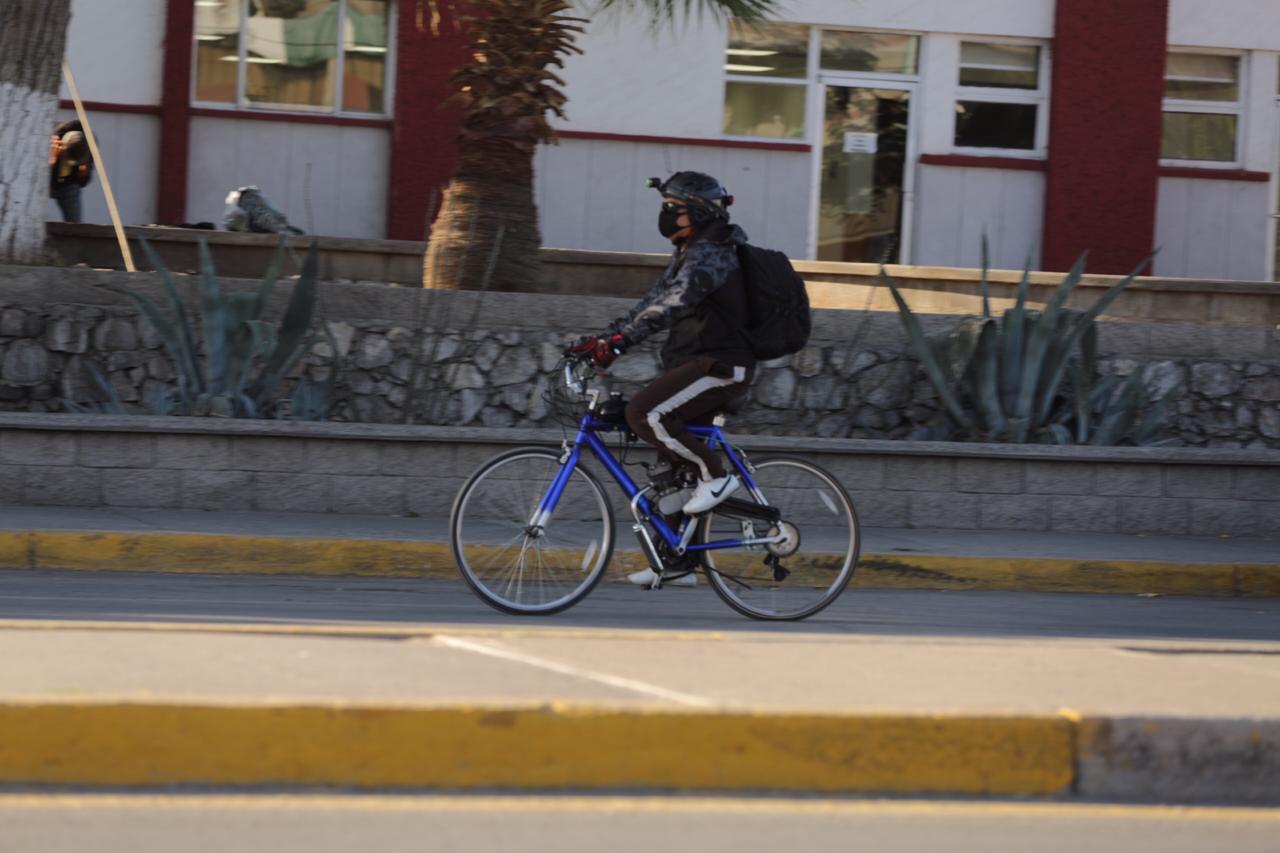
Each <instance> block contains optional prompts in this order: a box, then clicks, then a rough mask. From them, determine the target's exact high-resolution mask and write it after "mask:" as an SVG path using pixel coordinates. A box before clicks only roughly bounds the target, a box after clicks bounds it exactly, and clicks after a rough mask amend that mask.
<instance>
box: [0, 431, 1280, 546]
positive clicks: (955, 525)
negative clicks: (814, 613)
mask: <svg viewBox="0 0 1280 853" xmlns="http://www.w3.org/2000/svg"><path fill="white" fill-rule="evenodd" d="M562 438H563V433H561V432H560V431H559V430H543V429H474V428H469V427H429V426H398V425H378V424H338V423H322V424H303V423H292V422H285V421H251V420H243V421H237V420H224V419H213V418H209V419H200V418H179V417H173V418H150V417H140V416H139V417H131V416H107V415H65V414H54V415H49V414H22V413H17V414H4V415H0V468H3V469H4V473H5V475H6V476H5V477H4V478H3V479H0V503H6V504H12V505H17V506H64V507H102V506H106V507H129V508H149V509H186V510H254V511H272V512H332V513H344V514H368V515H415V514H416V515H418V516H423V517H444V516H447V515H448V513H449V511H450V508H451V507H452V505H453V499H454V496H455V495H456V494H457V492H458V489H459V488H460V487H461V485H462V483H463V482H464V481H465V480H466V478H467V477H469V476H470V475H471V474H472V473H473V472H474V471H475V470H477V469H478V468H479V467H480V466H481V465H483V464H484V463H486V462H487V461H489V460H490V459H492V458H493V457H494V456H496V455H498V454H499V453H501V452H503V451H505V450H507V449H509V448H510V447H512V446H516V445H526V446H527V445H534V446H541V447H557V446H559V444H560V442H561V440H562ZM735 441H736V443H737V444H738V445H739V446H740V447H741V448H743V449H744V450H746V451H747V452H748V453H750V454H751V456H752V458H755V459H760V458H761V457H762V456H763V455H765V454H786V455H791V454H795V455H801V456H803V457H805V458H806V459H809V460H811V461H812V462H814V463H816V464H818V465H820V466H822V467H823V468H826V469H827V470H829V471H830V472H831V473H832V474H833V475H834V476H835V477H836V478H838V479H839V480H840V481H841V482H842V483H843V484H844V485H845V487H846V489H848V491H849V492H850V495H851V496H852V498H853V500H854V503H855V505H856V506H857V507H858V512H859V517H860V519H861V522H862V524H864V525H865V526H867V527H883V528H917V529H928V528H939V529H949V530H1023V531H1057V532H1064V533H1089V532H1094V533H1122V534H1152V535H1156V534H1158V535H1170V536H1183V535H1195V536H1257V537H1265V536H1270V535H1273V534H1277V533H1280V451H1275V450H1231V449H1202V448H1093V447H1050V446H1045V445H1027V446H1010V445H994V444H987V445H983V444H963V443H951V442H919V443H917V442H900V441H871V440H861V439H819V438H796V437H780V436H739V437H736V438H735ZM646 452H647V451H645V450H644V449H637V450H636V451H634V453H635V456H634V457H633V461H634V460H635V459H639V458H644V453H646ZM584 464H585V465H586V466H587V468H589V469H593V470H597V471H599V465H598V464H597V463H595V462H594V460H586V461H585V462H584ZM609 492H610V494H611V496H612V497H613V499H614V503H615V511H616V512H617V513H618V514H619V517H620V518H621V517H625V513H626V506H625V502H624V501H622V499H621V497H622V493H621V490H618V489H610V490H609Z"/></svg>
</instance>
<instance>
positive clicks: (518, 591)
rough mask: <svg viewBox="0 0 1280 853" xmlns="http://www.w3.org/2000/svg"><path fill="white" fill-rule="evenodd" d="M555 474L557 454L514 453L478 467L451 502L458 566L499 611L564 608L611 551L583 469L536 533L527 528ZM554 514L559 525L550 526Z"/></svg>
mask: <svg viewBox="0 0 1280 853" xmlns="http://www.w3.org/2000/svg"><path fill="white" fill-rule="evenodd" d="M559 471H560V461H559V454H555V453H552V452H550V451H543V450H537V451H532V450H531V451H516V452H513V453H511V454H507V455H506V456H503V457H499V458H498V459H496V460H495V461H494V462H493V463H490V465H489V466H486V467H485V468H483V469H481V471H480V472H479V473H477V474H476V475H475V476H473V477H472V479H471V480H470V481H469V482H468V483H467V485H466V486H465V487H464V492H463V494H462V496H461V497H460V498H459V500H458V503H457V506H456V508H455V512H454V517H453V519H452V520H451V526H452V530H453V535H454V537H455V549H454V553H455V555H456V556H457V558H458V566H459V569H460V570H461V571H462V573H463V576H464V577H465V578H466V579H467V580H468V581H469V582H470V583H471V585H472V587H473V588H474V589H475V590H476V591H477V592H478V593H480V595H481V598H483V599H484V600H485V601H487V602H488V603H490V604H492V605H494V606H495V607H498V608H499V609H503V610H507V611H508V612H517V613H550V612H554V611H556V610H559V609H563V608H564V607H566V606H568V605H569V604H572V603H573V602H574V601H577V600H578V599H580V598H581V597H582V596H583V595H585V594H586V593H587V591H589V590H590V588H591V587H592V586H594V585H595V583H596V582H597V581H598V580H599V579H600V577H601V575H602V574H603V572H604V569H605V566H606V564H607V561H608V558H609V556H610V554H611V552H612V542H613V539H612V527H613V522H612V512H611V510H610V508H609V504H608V501H607V499H606V498H605V496H604V493H603V491H602V490H601V489H600V487H599V485H598V484H597V483H596V482H595V480H594V479H593V478H591V477H589V476H588V475H587V474H586V473H585V472H583V471H582V470H580V469H579V470H575V471H574V472H573V473H572V474H571V475H570V476H569V478H568V480H567V481H566V483H565V484H564V488H563V490H562V493H561V495H560V496H559V500H558V504H557V507H556V509H555V511H553V513H552V514H551V515H549V516H548V517H546V518H544V519H542V520H541V522H540V527H539V529H537V530H533V529H531V528H530V527H529V525H530V523H531V522H532V521H533V520H535V519H536V518H537V515H538V511H539V507H540V506H541V505H542V502H543V500H544V499H545V497H546V495H547V493H548V491H549V490H550V488H551V484H552V483H553V482H555V480H556V477H557V474H558V472H559ZM555 517H560V518H561V519H562V521H561V522H560V523H556V524H554V525H553V524H551V520H552V518H555ZM548 528H550V530H548ZM486 541H487V542H493V543H498V544H494V545H486V544H485V542H486Z"/></svg>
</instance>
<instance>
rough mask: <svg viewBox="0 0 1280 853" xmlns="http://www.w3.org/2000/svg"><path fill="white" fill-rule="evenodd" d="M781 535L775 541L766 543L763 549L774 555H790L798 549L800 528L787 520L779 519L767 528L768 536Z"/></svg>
mask: <svg viewBox="0 0 1280 853" xmlns="http://www.w3.org/2000/svg"><path fill="white" fill-rule="evenodd" d="M775 536H781V537H782V538H781V539H779V540H778V541H777V542H770V543H768V544H766V545H765V546H764V547H765V550H766V551H768V552H769V553H770V554H772V555H773V556H775V557H790V556H791V555H792V554H794V553H795V552H796V551H798V550H800V529H799V528H798V527H796V526H795V525H794V524H792V523H791V522H789V521H779V522H777V523H776V524H774V525H772V526H771V527H770V528H769V533H768V538H770V539H772V538H774V537H775Z"/></svg>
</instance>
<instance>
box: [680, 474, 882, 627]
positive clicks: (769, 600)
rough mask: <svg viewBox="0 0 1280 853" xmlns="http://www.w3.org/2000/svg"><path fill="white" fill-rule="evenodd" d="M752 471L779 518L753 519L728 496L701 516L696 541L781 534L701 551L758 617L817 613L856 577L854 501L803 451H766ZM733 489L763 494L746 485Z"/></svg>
mask: <svg viewBox="0 0 1280 853" xmlns="http://www.w3.org/2000/svg"><path fill="white" fill-rule="evenodd" d="M752 478H753V479H754V480H755V481H756V485H757V486H758V487H759V490H760V493H761V494H762V495H763V496H764V499H765V501H766V502H767V503H768V505H769V506H771V507H773V508H774V509H776V510H778V512H779V514H780V520H779V521H778V522H776V523H775V522H768V521H760V520H753V519H750V518H746V517H744V516H743V515H742V514H737V515H735V514H734V512H733V508H732V503H729V504H722V505H721V508H720V509H718V510H712V511H711V512H710V513H709V514H708V515H706V516H705V517H703V519H702V521H701V522H700V526H699V529H698V536H697V538H698V541H699V542H700V543H702V544H706V543H708V542H716V541H725V540H750V539H767V538H775V539H776V540H777V541H774V542H770V543H768V544H761V545H746V546H739V547H734V548H727V549H715V550H708V551H703V552H702V555H703V561H704V564H705V566H706V569H707V579H708V580H709V581H710V582H711V588H712V589H714V590H715V591H716V593H717V594H718V595H719V596H720V597H721V598H722V599H724V601H725V603H726V604H728V605H729V606H730V607H732V608H733V609H734V610H736V611H738V612H739V613H741V614H743V615H744V616H749V617H751V618H752V619H766V620H780V621H781V620H795V619H804V618H806V617H808V616H812V615H813V614H815V613H817V612H818V611H819V610H822V609H823V608H824V607H827V606H828V605H829V604H831V602H833V601H835V600H836V599H837V598H839V596H840V593H841V592H843V591H844V588H845V587H846V586H847V585H848V584H849V581H850V579H852V577H853V570H854V568H855V566H856V565H857V562H858V549H859V547H860V541H859V530H858V514H857V511H856V510H855V509H854V507H853V501H851V500H850V499H849V495H848V493H847V492H845V490H844V487H843V486H841V485H840V482H839V481H838V480H836V478H835V477H833V476H832V475H831V474H829V473H827V472H826V471H824V470H823V469H821V468H819V467H818V466H817V465H814V464H812V463H810V462H805V461H803V460H799V459H785V458H775V459H762V460H760V461H759V462H756V463H755V471H754V472H753V473H752ZM734 497H735V498H737V499H738V500H741V501H750V502H753V503H755V502H757V499H756V497H755V496H754V495H752V494H751V493H750V492H748V491H746V490H745V489H744V490H740V491H739V492H738V494H736V495H735V496H734Z"/></svg>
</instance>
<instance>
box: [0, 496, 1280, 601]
mask: <svg viewBox="0 0 1280 853" xmlns="http://www.w3.org/2000/svg"><path fill="white" fill-rule="evenodd" d="M862 535H863V539H862V552H861V557H860V560H859V567H858V571H857V573H856V574H855V576H854V581H853V583H854V585H855V586H859V587H863V588H891V589H984V590H1010V591H1025V592H1032V591H1036V592H1046V591H1054V592H1078V593H1081V592H1082V593H1115V594H1155V595H1240V596H1280V538H1256V539H1214V538H1205V537H1158V536H1152V537H1143V536H1124V535H1119V534H1097V533H1088V534H1080V533H1052V532H1045V533H1027V532H1020V531H1019V532H1015V531H996V532H992V531H966V530H905V529H884V528H865V529H864V530H863V531H862ZM641 565H642V557H641V556H640V554H639V552H638V550H637V549H636V547H635V539H634V536H633V534H632V532H631V531H630V529H629V527H628V526H627V525H623V524H620V525H619V526H618V531H617V551H615V555H614V560H613V564H612V567H611V577H613V578H615V579H616V578H618V577H620V576H621V575H622V574H624V573H625V572H627V571H630V570H633V569H634V568H638V567H641ZM0 568H15V569H36V568H53V569H82V570H100V571H162V572H212V573H268V574H319V575H366V576H370V575H372V576H400V577H414V576H424V575H425V576H429V577H440V578H456V577H457V574H456V569H455V568H454V563H453V557H452V554H451V552H450V549H449V545H448V525H447V520H446V519H444V518H402V517H383V516H361V515H337V514H319V513H265V512H180V511H162V510H127V509H63V508H53V507H22V506H5V507H0Z"/></svg>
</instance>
